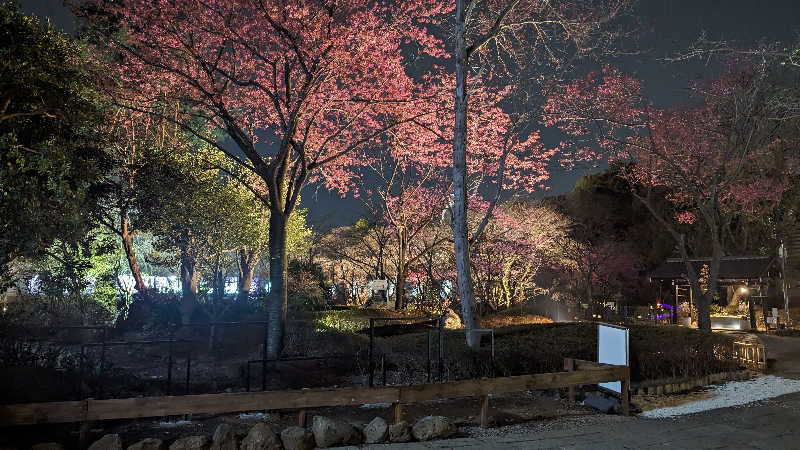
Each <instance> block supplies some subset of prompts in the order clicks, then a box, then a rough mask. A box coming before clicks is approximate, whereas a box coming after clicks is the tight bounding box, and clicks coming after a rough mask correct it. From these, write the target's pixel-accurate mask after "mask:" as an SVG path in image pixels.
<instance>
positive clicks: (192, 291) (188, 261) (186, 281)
mask: <svg viewBox="0 0 800 450" xmlns="http://www.w3.org/2000/svg"><path fill="white" fill-rule="evenodd" d="M197 279H198V273H197V265H196V262H195V261H194V260H193V259H192V258H190V257H189V256H187V255H186V253H185V252H184V253H183V254H182V255H181V289H182V297H181V306H180V312H181V322H182V323H184V324H187V323H189V322H191V321H192V314H193V313H194V310H195V308H196V307H197Z"/></svg>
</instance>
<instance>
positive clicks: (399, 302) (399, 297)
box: [394, 227, 408, 311]
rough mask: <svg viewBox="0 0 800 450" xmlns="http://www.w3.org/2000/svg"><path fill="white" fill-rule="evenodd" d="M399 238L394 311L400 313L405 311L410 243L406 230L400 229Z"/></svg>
mask: <svg viewBox="0 0 800 450" xmlns="http://www.w3.org/2000/svg"><path fill="white" fill-rule="evenodd" d="M397 237H398V240H399V241H400V242H399V245H398V247H399V248H398V250H399V251H400V252H399V253H400V255H399V257H398V261H399V262H398V264H397V283H396V284H395V287H394V309H395V310H396V311H400V310H401V309H403V307H404V306H405V305H404V300H405V294H406V272H408V264H406V253H407V252H408V242H406V239H407V235H406V230H405V228H403V227H400V230H398V233H397Z"/></svg>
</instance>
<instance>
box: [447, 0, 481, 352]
mask: <svg viewBox="0 0 800 450" xmlns="http://www.w3.org/2000/svg"><path fill="white" fill-rule="evenodd" d="M465 34H466V11H465V4H464V0H456V49H455V53H456V57H455V63H456V92H455V128H454V129H453V240H454V242H455V257H456V275H457V281H458V295H459V298H460V299H461V317H462V320H463V321H464V331H465V334H466V337H467V346H468V347H470V348H476V347H477V344H478V340H477V339H476V338H475V336H474V335H473V332H472V330H473V329H474V328H475V292H474V291H473V287H472V276H471V274H470V267H469V235H468V229H467V49H466V36H465Z"/></svg>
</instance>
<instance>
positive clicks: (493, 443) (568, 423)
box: [362, 393, 800, 449]
mask: <svg viewBox="0 0 800 450" xmlns="http://www.w3.org/2000/svg"><path fill="white" fill-rule="evenodd" d="M587 419H588V420H587ZM576 421H577V423H576ZM576 425H577V426H576ZM362 448H364V447H362ZM365 448H370V449H426V448H436V449H479V448H480V449H550V448H554V449H620V448H626V449H641V448H665V449H667V448H668V449H715V448H726V449H797V448H800V393H795V394H789V395H784V396H782V397H776V398H773V399H769V400H765V401H762V402H759V403H757V404H753V405H748V406H745V407H735V408H723V409H717V410H712V411H706V412H703V413H698V414H693V415H687V416H682V417H680V418H676V419H642V418H636V417H622V416H593V417H591V418H588V417H587V418H569V419H565V420H563V421H555V422H550V423H546V424H538V425H531V426H527V425H517V426H512V427H504V428H496V429H492V430H487V431H486V432H484V433H483V434H481V433H479V432H476V433H474V435H473V437H468V438H457V439H450V440H444V441H435V442H422V443H413V444H390V445H375V446H368V447H365Z"/></svg>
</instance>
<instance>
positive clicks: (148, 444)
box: [128, 438, 164, 450]
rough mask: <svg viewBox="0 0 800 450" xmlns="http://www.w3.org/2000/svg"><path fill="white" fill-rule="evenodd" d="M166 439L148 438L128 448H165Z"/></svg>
mask: <svg viewBox="0 0 800 450" xmlns="http://www.w3.org/2000/svg"><path fill="white" fill-rule="evenodd" d="M163 449H164V441H162V440H161V439H154V438H147V439H142V440H141V441H139V442H137V443H135V444H133V445H130V446H128V450H163Z"/></svg>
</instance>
